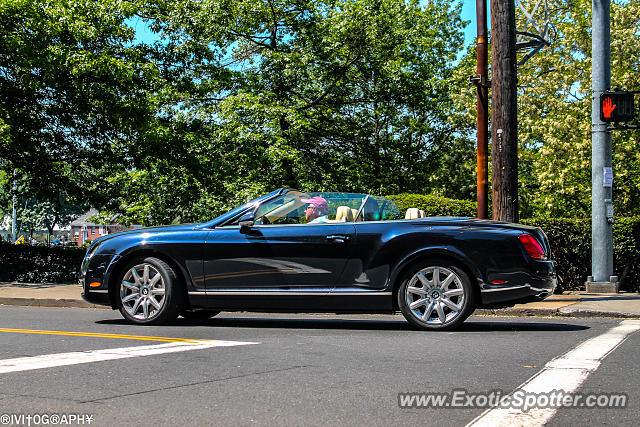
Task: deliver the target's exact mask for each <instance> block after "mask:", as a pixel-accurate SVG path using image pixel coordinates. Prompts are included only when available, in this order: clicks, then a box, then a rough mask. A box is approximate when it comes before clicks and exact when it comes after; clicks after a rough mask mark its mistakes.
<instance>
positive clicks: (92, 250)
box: [84, 242, 100, 259]
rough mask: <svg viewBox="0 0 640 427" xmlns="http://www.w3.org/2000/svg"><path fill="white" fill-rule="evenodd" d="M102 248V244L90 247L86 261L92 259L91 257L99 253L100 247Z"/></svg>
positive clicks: (98, 243) (94, 243) (96, 243)
mask: <svg viewBox="0 0 640 427" xmlns="http://www.w3.org/2000/svg"><path fill="white" fill-rule="evenodd" d="M99 246H100V242H93V243H91V245H89V249H87V254H86V255H85V256H84V259H91V257H92V256H93V255H94V254H95V253H96V252H97V251H98V247H99Z"/></svg>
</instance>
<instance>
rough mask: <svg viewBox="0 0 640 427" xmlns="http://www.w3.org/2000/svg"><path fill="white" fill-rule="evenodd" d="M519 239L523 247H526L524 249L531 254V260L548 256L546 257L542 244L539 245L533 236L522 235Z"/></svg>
mask: <svg viewBox="0 0 640 427" xmlns="http://www.w3.org/2000/svg"><path fill="white" fill-rule="evenodd" d="M518 239H520V242H521V243H522V246H524V249H525V250H526V251H527V254H529V256H530V257H531V258H535V259H545V258H546V256H545V255H544V251H543V250H542V246H540V243H538V241H537V240H536V239H535V238H534V237H533V236H531V235H530V234H521V235H519V236H518Z"/></svg>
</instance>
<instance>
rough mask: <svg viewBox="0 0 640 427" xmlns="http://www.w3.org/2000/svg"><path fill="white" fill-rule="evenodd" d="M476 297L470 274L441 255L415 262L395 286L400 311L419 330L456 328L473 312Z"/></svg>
mask: <svg viewBox="0 0 640 427" xmlns="http://www.w3.org/2000/svg"><path fill="white" fill-rule="evenodd" d="M419 273H421V275H420V274H419ZM436 273H437V280H434V279H435V278H436ZM443 278H445V279H444V280H443ZM475 301H476V287H475V286H474V285H473V284H472V283H471V280H470V279H469V276H468V275H467V274H466V273H465V272H464V270H462V269H461V268H459V267H458V266H456V265H454V264H452V263H451V262H449V261H447V260H442V259H433V260H426V261H422V262H420V263H417V264H415V265H414V266H413V267H412V268H410V269H409V270H408V271H407V272H406V273H405V274H404V275H403V277H402V279H401V282H400V288H399V289H398V306H399V307H400V311H401V312H402V315H403V316H404V317H405V319H407V321H408V322H409V323H410V324H411V325H412V326H414V327H416V328H418V329H422V330H451V329H454V328H457V327H458V326H460V325H461V324H462V323H463V322H464V321H465V320H466V319H467V317H469V316H470V315H471V313H473V310H474V309H475ZM427 312H428V313H427Z"/></svg>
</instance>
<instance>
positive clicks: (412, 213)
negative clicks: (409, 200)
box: [404, 208, 424, 219]
mask: <svg viewBox="0 0 640 427" xmlns="http://www.w3.org/2000/svg"><path fill="white" fill-rule="evenodd" d="M418 218H424V211H422V210H420V209H418V208H409V209H407V213H406V214H405V215H404V219H418Z"/></svg>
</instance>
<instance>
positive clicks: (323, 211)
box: [227, 190, 403, 225]
mask: <svg viewBox="0 0 640 427" xmlns="http://www.w3.org/2000/svg"><path fill="white" fill-rule="evenodd" d="M314 205H318V206H314ZM308 209H312V210H316V209H317V213H316V214H315V215H309V214H308V213H307V210H308ZM254 216H255V224H256V225H268V224H309V223H339V222H354V221H356V222H361V221H388V220H395V219H401V218H403V216H401V215H400V211H399V209H398V207H397V205H396V204H395V203H394V202H393V201H392V200H389V199H386V198H384V197H378V196H371V195H367V194H359V193H329V192H312V193H304V192H301V191H296V190H290V191H288V192H287V193H286V194H283V195H281V196H279V197H275V198H273V199H271V200H269V201H266V202H264V203H262V204H261V205H259V206H258V207H257V208H256V209H255V211H254ZM231 224H237V219H236V220H235V221H234V222H232V223H230V224H227V225H231Z"/></svg>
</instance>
